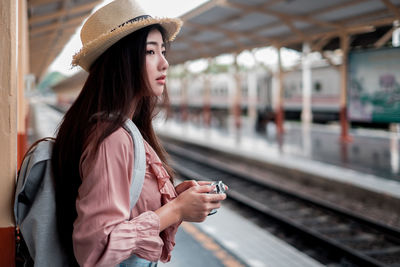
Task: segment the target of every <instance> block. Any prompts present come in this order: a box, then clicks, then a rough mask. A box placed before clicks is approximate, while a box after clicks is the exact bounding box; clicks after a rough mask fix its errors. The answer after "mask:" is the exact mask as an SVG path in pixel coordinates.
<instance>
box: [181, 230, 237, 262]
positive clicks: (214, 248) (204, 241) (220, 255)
mask: <svg viewBox="0 0 400 267" xmlns="http://www.w3.org/2000/svg"><path fill="white" fill-rule="evenodd" d="M181 226H182V228H183V230H184V231H185V232H187V233H188V234H190V235H191V236H192V237H193V238H194V239H196V240H197V241H198V242H199V243H200V244H201V245H202V246H203V247H204V248H205V249H207V250H209V251H211V252H212V253H213V254H214V256H215V257H216V258H217V259H219V260H220V261H221V263H222V264H223V265H224V266H227V267H244V265H243V264H241V263H240V262H239V261H237V260H236V259H235V258H234V257H233V256H232V255H231V254H230V253H229V252H227V251H226V250H225V249H223V248H222V247H221V246H220V245H218V244H217V243H216V242H215V241H214V240H213V239H212V238H211V237H209V236H208V235H206V234H204V233H203V232H202V231H201V230H199V229H198V228H197V227H196V226H194V225H193V224H191V223H188V222H183V223H182V224H181Z"/></svg>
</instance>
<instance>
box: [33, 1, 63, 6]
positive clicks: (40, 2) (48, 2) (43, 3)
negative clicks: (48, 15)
mask: <svg viewBox="0 0 400 267" xmlns="http://www.w3.org/2000/svg"><path fill="white" fill-rule="evenodd" d="M54 2H56V3H59V2H61V0H30V1H29V5H30V6H40V5H46V4H50V3H54Z"/></svg>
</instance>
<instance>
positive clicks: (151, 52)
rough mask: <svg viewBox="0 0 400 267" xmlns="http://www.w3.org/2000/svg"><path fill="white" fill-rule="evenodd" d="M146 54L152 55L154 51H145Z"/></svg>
mask: <svg viewBox="0 0 400 267" xmlns="http://www.w3.org/2000/svg"><path fill="white" fill-rule="evenodd" d="M146 54H148V55H154V50H147V51H146Z"/></svg>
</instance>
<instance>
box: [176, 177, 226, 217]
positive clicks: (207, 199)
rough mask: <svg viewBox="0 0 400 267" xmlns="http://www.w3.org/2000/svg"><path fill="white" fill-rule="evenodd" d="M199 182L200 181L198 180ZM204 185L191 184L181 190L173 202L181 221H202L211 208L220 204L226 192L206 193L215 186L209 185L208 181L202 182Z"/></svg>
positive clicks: (215, 207)
mask: <svg viewBox="0 0 400 267" xmlns="http://www.w3.org/2000/svg"><path fill="white" fill-rule="evenodd" d="M199 183H200V182H199ZM204 183H206V184H204V185H198V186H192V187H190V188H188V189H186V190H185V191H183V192H182V193H181V194H180V195H179V196H178V197H177V198H176V199H174V200H173V202H175V204H176V206H177V209H178V211H179V213H180V218H181V220H183V221H189V222H202V221H204V220H205V219H206V217H207V215H208V214H209V213H210V211H211V210H213V209H218V208H219V207H220V206H221V203H220V202H221V201H222V200H224V199H225V198H226V194H207V193H209V192H211V191H212V190H213V189H214V188H215V186H211V185H209V184H210V182H204Z"/></svg>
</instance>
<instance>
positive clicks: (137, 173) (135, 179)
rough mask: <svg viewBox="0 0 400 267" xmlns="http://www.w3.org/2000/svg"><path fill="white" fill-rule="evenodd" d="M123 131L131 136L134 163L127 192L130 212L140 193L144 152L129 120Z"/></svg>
mask: <svg viewBox="0 0 400 267" xmlns="http://www.w3.org/2000/svg"><path fill="white" fill-rule="evenodd" d="M123 127H124V129H125V130H126V131H127V132H128V133H129V134H130V135H131V136H132V139H133V145H134V161H133V167H134V168H133V171H132V183H131V188H130V190H129V197H130V205H129V207H130V210H132V209H133V207H134V206H135V205H136V202H137V201H138V199H139V196H140V192H141V191H142V187H143V182H144V176H145V173H146V154H145V150H144V143H143V137H142V135H141V134H140V131H139V129H138V128H137V127H136V125H135V124H134V123H133V122H132V120H130V119H126V121H125V122H124V125H123Z"/></svg>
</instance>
